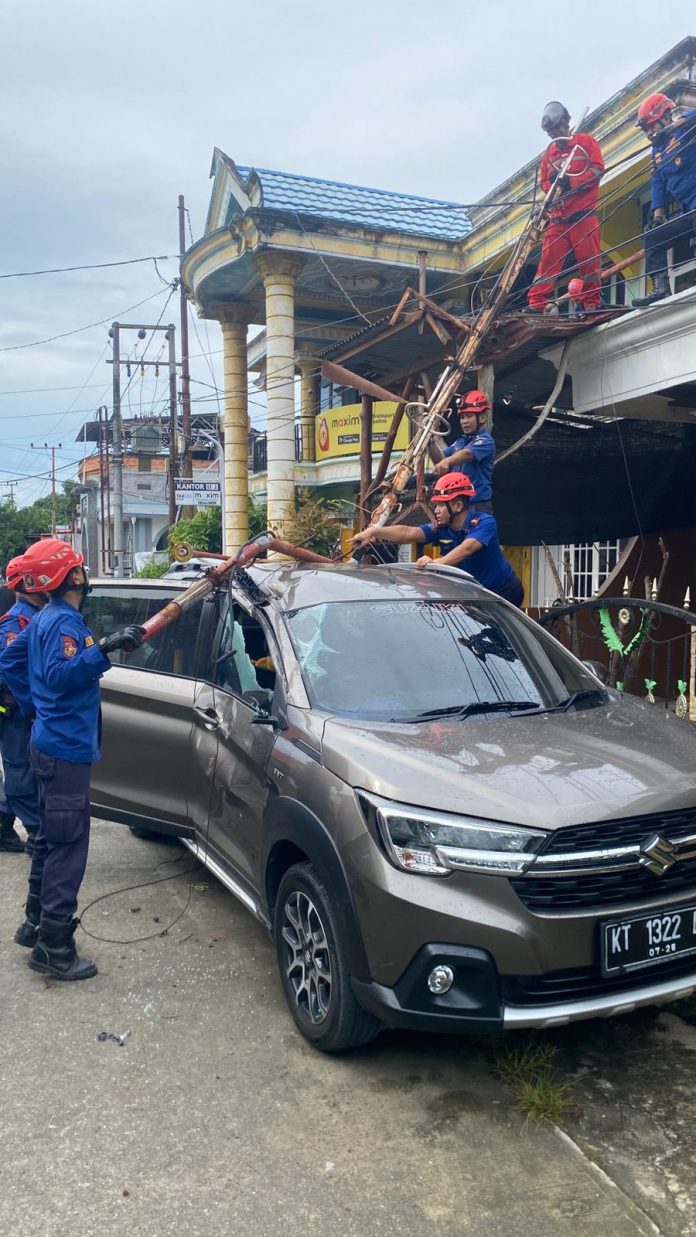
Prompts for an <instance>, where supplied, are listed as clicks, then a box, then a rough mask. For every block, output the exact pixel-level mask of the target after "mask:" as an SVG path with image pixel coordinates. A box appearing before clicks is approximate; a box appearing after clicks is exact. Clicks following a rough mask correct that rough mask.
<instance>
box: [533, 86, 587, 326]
mask: <svg viewBox="0 0 696 1237" xmlns="http://www.w3.org/2000/svg"><path fill="white" fill-rule="evenodd" d="M541 127H542V129H544V131H545V132H546V133H548V135H549V137H550V138H551V139H552V140H551V142H550V143H549V146H548V148H547V149H546V150H545V151H544V154H543V155H542V157H541V167H540V179H541V187H542V189H543V191H544V193H547V192H548V190H549V189H550V187H551V185H552V184H554V183H555V182H556V180H557V178H558V177H559V175H560V171H561V169H562V167H563V163H564V161H565V160H566V159H567V157H568V155H569V153H570V151H571V148H572V147H573V146H578V147H579V148H580V149H579V150H578V151H577V153H576V154H575V155H574V156H573V158H572V160H571V162H570V166H569V168H568V170H567V172H566V174H565V175H564V176H562V177H560V183H559V192H558V194H557V196H556V198H555V199H554V202H553V204H552V207H551V217H550V220H549V223H548V224H547V226H546V228H545V230H544V233H543V237H542V244H541V259H540V262H539V267H538V269H537V273H536V277H535V279H534V283H533V284H532V286H531V288H530V289H529V294H528V300H529V311H530V313H543V312H544V310H545V309H546V307H547V304H548V302H549V300H551V299H552V298H553V295H554V291H555V289H554V280H555V279H557V278H558V276H559V275H560V274H561V272H562V271H563V268H564V266H565V263H566V259H567V257H568V255H569V253H571V251H572V252H573V253H574V254H575V263H576V266H575V267H574V269H573V271H572V272H571V274H572V276H573V277H575V278H576V279H580V280H582V287H581V289H579V290H578V291H577V292H576V293H574V296H573V299H574V301H575V303H576V306H577V312H578V313H579V315H581V316H582V315H584V314H585V313H587V312H592V311H593V310H596V309H599V308H600V306H601V303H602V286H601V283H600V270H601V256H600V243H601V242H600V222H599V215H598V214H597V206H598V203H599V182H600V180H601V178H602V176H603V174H604V159H603V157H602V148H601V146H600V145H599V142H597V141H595V139H594V138H593V137H591V136H590V134H589V133H574V134H573V136H572V137H571V136H570V115H569V113H568V111H567V109H566V108H565V107H564V106H563V104H562V103H558V102H557V101H553V102H552V103H547V104H546V107H545V108H544V114H543V116H542V118H541Z"/></svg>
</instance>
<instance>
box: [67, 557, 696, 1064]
mask: <svg viewBox="0 0 696 1237" xmlns="http://www.w3.org/2000/svg"><path fill="white" fill-rule="evenodd" d="M185 577H186V573H184V575H183V577H182V578H177V577H176V576H173V577H171V578H166V577H165V578H163V579H162V580H158V581H145V580H128V581H124V580H120V581H119V580H109V581H97V582H96V584H95V588H94V592H93V593H92V596H91V597H90V598H89V599H88V602H87V607H86V611H85V613H86V618H87V621H88V623H89V624H90V626H91V627H92V628H93V630H94V631H95V633H96V634H97V635H99V636H101V635H104V634H107V633H108V632H110V631H112V630H114V629H116V628H120V627H122V626H123V625H124V623H126V622H129V623H130V622H139V621H142V620H143V619H144V618H146V617H148V616H149V615H151V614H152V613H154V612H155V611H156V610H158V609H160V608H161V607H162V606H163V605H164V604H165V603H166V602H167V601H168V600H169V599H170V598H172V597H174V596H176V593H177V591H178V590H179V589H180V588H181V587H183V585H184V584H185V583H186V582H187V581H186V578H185ZM102 694H103V705H104V738H103V750H104V759H103V761H102V762H101V764H99V765H98V766H96V767H95V770H94V777H93V802H94V811H95V813H96V814H97V815H99V816H102V817H106V818H107V819H111V820H118V821H123V822H124V823H126V824H129V825H131V827H133V828H134V829H136V830H138V831H143V830H144V831H150V832H165V833H175V834H178V835H179V836H181V837H182V839H183V841H184V843H185V845H187V846H188V847H189V848H190V849H191V850H192V851H193V852H194V853H195V854H196V855H198V856H199V857H200V859H201V860H202V862H203V863H204V864H206V866H207V867H208V868H209V869H210V870H211V872H213V873H214V874H215V875H216V876H217V877H219V879H220V880H221V881H222V882H223V884H224V885H226V886H227V888H228V889H230V890H231V891H232V892H233V893H234V894H235V895H236V896H237V897H238V898H240V899H241V901H242V902H243V903H244V904H245V905H246V906H247V907H248V908H249V910H251V911H252V912H253V914H254V915H256V916H257V918H258V919H259V920H261V922H262V923H264V924H265V925H266V927H267V928H268V929H269V931H270V932H271V933H272V934H273V938H274V941H275V947H276V951H277V956H278V966H279V971H280V977H281V981H282V984H283V988H284V991H285V995H286V998H287V1001H288V1004H289V1006H290V1010H291V1012H292V1014H293V1017H294V1019H295V1021H296V1023H297V1025H298V1026H299V1028H300V1030H301V1031H302V1032H303V1034H304V1035H306V1037H307V1038H308V1039H309V1040H310V1041H311V1042H312V1043H314V1044H315V1045H316V1046H317V1047H319V1048H322V1049H325V1050H327V1051H338V1050H340V1049H345V1048H349V1047H351V1046H353V1045H356V1044H359V1043H362V1042H365V1041H366V1040H368V1039H370V1038H371V1037H372V1036H373V1035H374V1034H375V1033H376V1032H377V1031H378V1030H379V1028H380V1025H381V1024H382V1023H388V1024H390V1025H392V1026H404V1027H417V1028H422V1029H433V1030H443V1031H448V1032H452V1031H484V1030H490V1031H498V1030H500V1029H502V1028H507V1027H543V1026H556V1025H559V1024H562V1023H565V1022H569V1021H572V1020H574V1019H579V1018H587V1017H591V1016H594V1015H608V1014H614V1013H620V1012H622V1011H624V1010H629V1009H634V1008H635V1007H636V1006H639V1005H645V1004H650V1003H655V1002H659V1001H666V1000H674V999H676V998H677V997H682V996H684V995H685V994H687V993H689V992H692V991H693V990H694V989H695V988H696V743H695V742H694V736H693V733H692V730H691V727H690V726H689V724H688V723H686V722H683V721H680V720H678V719H677V718H675V717H674V716H673V715H671V714H665V712H664V711H663V710H656V709H655V708H654V707H653V706H651V705H649V704H647V703H643V702H641V701H638V700H635V699H631V698H628V697H623V696H621V695H619V694H618V693H615V692H611V691H607V689H606V688H604V687H603V685H602V684H601V683H600V682H599V681H598V680H597V679H596V678H595V677H594V676H593V675H592V674H591V673H590V672H589V671H588V669H587V668H586V667H585V666H583V665H582V663H580V662H579V661H577V660H576V659H575V658H574V657H572V656H571V655H570V654H569V653H567V652H566V651H565V650H564V649H563V648H562V647H561V646H560V644H558V643H557V641H555V640H554V638H553V637H552V636H550V635H549V634H548V633H546V632H545V631H544V630H542V629H541V628H540V627H538V626H537V625H536V624H535V623H533V622H532V621H530V620H529V619H527V618H526V617H525V616H524V615H522V614H521V613H520V612H519V611H517V610H516V609H514V608H513V607H512V606H510V605H508V604H507V603H506V602H504V601H501V600H500V598H498V597H495V596H494V595H493V594H491V593H488V592H486V590H484V589H482V588H480V587H479V586H478V585H476V584H475V583H474V582H473V581H471V580H469V579H468V578H467V577H466V576H464V575H463V573H461V572H455V571H447V570H446V569H445V570H436V571H429V572H419V571H417V570H416V569H415V568H413V567H411V566H410V565H405V564H404V565H401V564H397V565H393V566H384V567H361V566H357V565H356V564H350V565H338V566H335V567H314V566H298V565H296V564H287V563H282V564H281V563H269V564H266V565H261V566H257V567H255V568H254V569H253V570H251V571H250V572H246V573H245V572H242V573H241V574H240V576H239V577H238V578H237V579H236V581H235V582H234V584H233V585H232V587H231V588H230V589H229V590H228V591H223V592H221V593H219V594H218V595H217V596H215V597H211V598H209V599H208V600H206V601H204V602H203V603H201V605H200V606H199V608H198V610H195V611H189V612H188V613H187V614H186V616H185V617H184V618H182V619H181V620H180V621H179V622H178V623H175V624H174V625H173V626H171V627H169V628H167V629H166V630H165V631H164V632H163V633H161V635H160V636H158V637H157V638H156V639H155V640H154V641H153V642H152V643H151V644H148V645H144V646H143V647H142V648H140V649H138V650H137V651H136V652H135V653H133V654H131V655H127V656H126V655H124V656H123V661H122V664H121V665H117V666H115V667H114V669H113V670H112V671H111V672H110V673H109V674H108V675H107V676H106V677H105V678H104V680H103V689H102Z"/></svg>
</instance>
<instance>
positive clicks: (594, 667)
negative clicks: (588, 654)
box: [582, 661, 609, 686]
mask: <svg viewBox="0 0 696 1237" xmlns="http://www.w3.org/2000/svg"><path fill="white" fill-rule="evenodd" d="M582 664H583V666H584V667H585V669H586V670H589V672H590V674H592V675H594V677H595V678H596V679H599V681H600V683H604V685H605V686H606V684H607V683H608V682H609V668H608V667H607V666H603V665H602V663H601V661H583V663H582Z"/></svg>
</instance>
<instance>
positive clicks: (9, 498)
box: [2, 481, 17, 507]
mask: <svg viewBox="0 0 696 1237" xmlns="http://www.w3.org/2000/svg"><path fill="white" fill-rule="evenodd" d="M5 485H6V486H7V489H8V490H9V493H8V494H3V496H2V501H3V502H4V503H9V504H10V506H11V507H14V506H15V505H16V504H15V490H16V488H17V482H16V481H6V482H5Z"/></svg>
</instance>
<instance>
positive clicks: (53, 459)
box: [12, 442, 63, 537]
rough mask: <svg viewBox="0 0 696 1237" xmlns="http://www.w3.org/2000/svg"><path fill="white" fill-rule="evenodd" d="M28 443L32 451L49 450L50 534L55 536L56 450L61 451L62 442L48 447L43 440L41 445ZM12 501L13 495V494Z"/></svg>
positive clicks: (56, 498)
mask: <svg viewBox="0 0 696 1237" xmlns="http://www.w3.org/2000/svg"><path fill="white" fill-rule="evenodd" d="M29 445H30V447H31V449H32V451H50V452H51V536H52V537H55V535H56V507H57V502H58V496H57V494H56V451H61V450H62V449H63V444H62V443H61V442H59V443H58V446H57V447H49V445H48V443H47V442H45V443H44V445H43V447H42V446H40V445H38V446H34V444H33V442H32V443H30V444H29ZM12 484H14V483H12ZM13 502H14V496H13Z"/></svg>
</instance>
